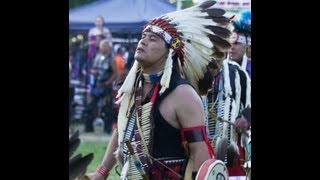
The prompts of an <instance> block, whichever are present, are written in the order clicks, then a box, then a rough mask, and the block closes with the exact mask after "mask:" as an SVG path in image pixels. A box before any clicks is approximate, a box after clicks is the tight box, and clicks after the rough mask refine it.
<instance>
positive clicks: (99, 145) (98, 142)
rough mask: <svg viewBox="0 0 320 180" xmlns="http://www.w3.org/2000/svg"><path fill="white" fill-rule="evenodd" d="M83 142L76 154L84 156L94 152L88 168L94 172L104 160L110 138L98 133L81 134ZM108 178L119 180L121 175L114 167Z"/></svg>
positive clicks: (88, 170) (109, 179)
mask: <svg viewBox="0 0 320 180" xmlns="http://www.w3.org/2000/svg"><path fill="white" fill-rule="evenodd" d="M80 139H81V144H80V146H79V148H78V149H77V151H76V152H75V154H78V153H81V154H82V155H83V156H85V155H87V154H89V153H94V158H93V160H92V161H91V163H90V164H89V166H88V168H87V173H92V172H94V171H95V170H96V168H97V167H98V165H99V164H100V163H101V162H102V159H103V156H104V153H105V150H106V148H107V143H108V142H109V138H107V137H105V136H103V137H101V135H100V136H99V135H97V134H90V135H83V134H82V135H80ZM107 179H108V180H118V179H119V176H118V175H117V174H116V172H115V170H114V168H113V169H112V170H111V172H110V175H109V177H108V178H107Z"/></svg>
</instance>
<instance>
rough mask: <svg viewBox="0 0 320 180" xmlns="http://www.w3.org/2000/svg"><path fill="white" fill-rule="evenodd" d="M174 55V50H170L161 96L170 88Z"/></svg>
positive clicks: (161, 82)
mask: <svg viewBox="0 0 320 180" xmlns="http://www.w3.org/2000/svg"><path fill="white" fill-rule="evenodd" d="M172 53H173V49H170V50H169V54H168V58H167V61H166V64H165V67H164V72H163V75H162V77H161V80H160V84H161V89H160V91H159V94H162V93H163V92H164V91H165V90H166V89H167V88H169V84H170V79H171V74H172V63H173V61H172Z"/></svg>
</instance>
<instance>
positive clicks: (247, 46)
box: [230, 10, 251, 77]
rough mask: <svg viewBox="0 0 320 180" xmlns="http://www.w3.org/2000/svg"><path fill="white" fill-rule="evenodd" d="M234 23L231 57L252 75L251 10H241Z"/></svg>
mask: <svg viewBox="0 0 320 180" xmlns="http://www.w3.org/2000/svg"><path fill="white" fill-rule="evenodd" d="M233 24H234V27H235V28H234V33H233V35H232V36H231V40H230V41H231V43H232V48H231V52H230V59H231V60H233V61H236V62H237V63H238V64H239V65H240V66H241V67H242V68H243V69H244V70H246V71H247V72H248V74H249V76H250V77H251V11H250V10H243V11H240V13H239V17H238V19H237V20H235V21H234V22H233Z"/></svg>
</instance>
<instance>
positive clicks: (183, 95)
mask: <svg viewBox="0 0 320 180" xmlns="http://www.w3.org/2000/svg"><path fill="white" fill-rule="evenodd" d="M172 95H173V98H174V99H176V100H179V102H181V103H185V102H188V101H195V100H197V101H198V100H199V101H201V99H200V97H199V95H198V94H197V92H196V91H195V90H194V89H193V88H192V87H191V86H190V85H188V84H181V85H179V86H177V87H176V88H175V89H174V91H173V92H172Z"/></svg>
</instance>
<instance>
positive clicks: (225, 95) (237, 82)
mask: <svg viewBox="0 0 320 180" xmlns="http://www.w3.org/2000/svg"><path fill="white" fill-rule="evenodd" d="M250 90H251V87H250V78H249V76H248V74H247V73H246V72H245V71H243V70H242V69H241V67H240V66H239V65H238V64H236V63H233V62H230V61H227V60H225V61H224V62H223V66H222V68H221V71H220V72H219V74H218V75H217V76H216V77H215V79H214V83H213V89H212V90H211V91H210V92H209V93H208V96H207V97H204V96H203V97H202V100H203V103H204V106H205V107H207V108H208V110H205V112H206V113H208V114H206V116H207V120H206V126H207V134H208V138H209V140H210V141H211V142H212V146H213V148H214V149H215V152H216V154H218V156H219V154H220V155H221V154H225V155H224V157H218V158H219V159H221V160H222V161H224V162H225V163H226V164H227V165H228V163H231V164H233V165H234V166H235V165H236V164H243V160H244V159H246V158H245V156H247V155H244V149H247V146H248V144H247V140H246V139H247V137H245V136H243V135H242V136H241V134H238V133H237V132H236V131H235V127H234V126H233V125H232V124H231V123H235V120H236V119H237V118H238V117H239V116H240V115H241V111H242V110H243V109H244V108H245V107H250V106H251V103H250V102H251V98H250V96H251V91H250ZM219 118H222V119H223V120H227V121H229V122H230V123H228V122H225V121H219V120H218V119H219ZM240 137H241V138H240ZM230 151H233V152H234V153H236V154H237V155H238V156H239V158H240V159H242V161H241V162H240V163H238V162H236V163H233V162H228V161H230V159H232V158H231V156H232V155H231V154H229V152H230ZM228 156H230V157H228ZM236 166H238V165H236ZM228 169H229V167H228ZM230 171H232V170H229V175H230V176H233V172H231V173H230ZM234 174H239V175H244V174H243V172H242V171H237V172H235V173H234Z"/></svg>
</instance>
